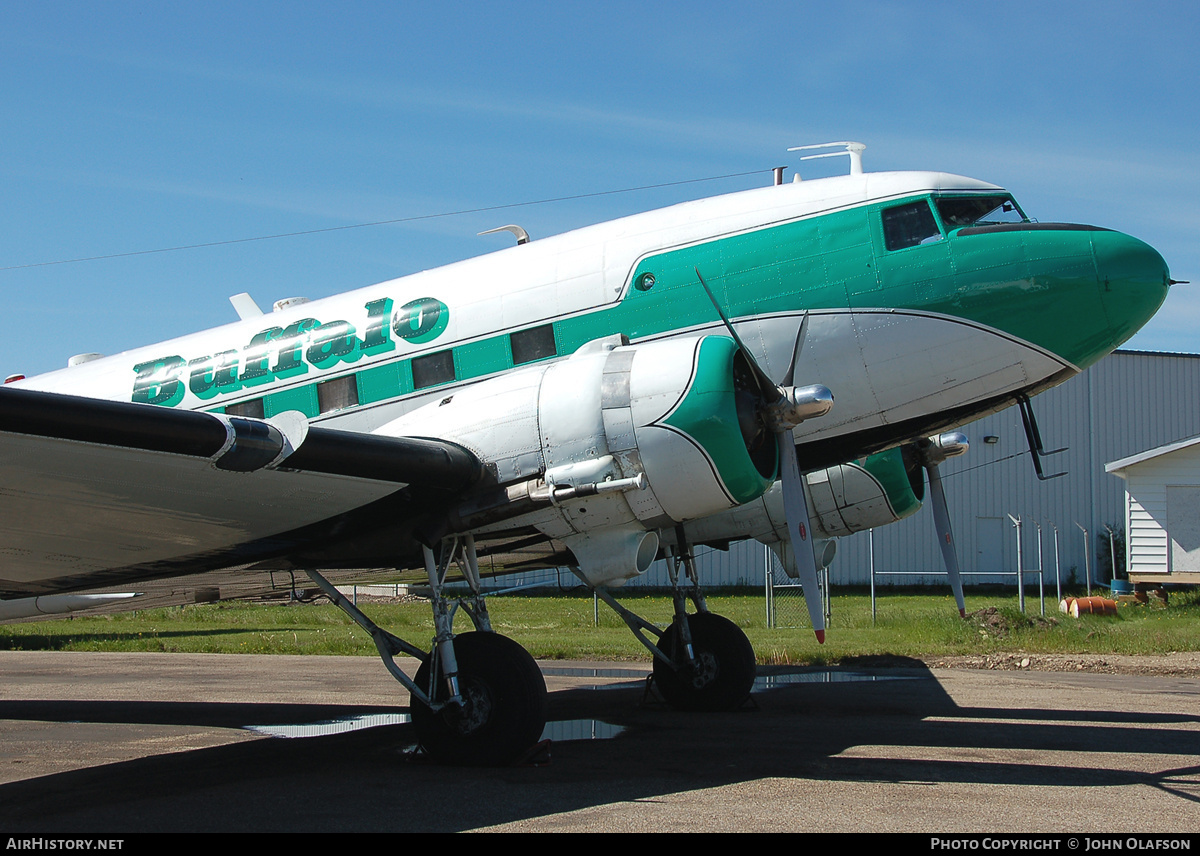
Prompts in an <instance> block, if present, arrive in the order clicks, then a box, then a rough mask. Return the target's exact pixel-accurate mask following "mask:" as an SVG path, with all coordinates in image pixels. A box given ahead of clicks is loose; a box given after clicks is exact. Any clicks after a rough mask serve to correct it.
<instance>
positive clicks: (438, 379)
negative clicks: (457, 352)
mask: <svg viewBox="0 0 1200 856" xmlns="http://www.w3.org/2000/svg"><path fill="white" fill-rule="evenodd" d="M412 373H413V389H424V388H425V387H427V386H437V385H438V384H439V383H448V382H449V381H452V380H454V352H453V351H438V352H437V353H436V354H426V355H425V356H423V357H413V361H412Z"/></svg>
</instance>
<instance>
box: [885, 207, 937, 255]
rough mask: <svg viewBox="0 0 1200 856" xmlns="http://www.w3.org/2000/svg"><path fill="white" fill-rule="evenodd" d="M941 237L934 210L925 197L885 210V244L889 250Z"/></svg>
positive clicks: (913, 245)
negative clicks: (918, 200) (934, 217)
mask: <svg viewBox="0 0 1200 856" xmlns="http://www.w3.org/2000/svg"><path fill="white" fill-rule="evenodd" d="M941 237H942V233H941V230H939V229H938V225H937V221H936V220H934V219H933V211H932V210H931V209H930V207H929V203H928V202H926V201H925V200H924V199H922V200H921V201H920V202H910V203H908V204H907V205H897V206H896V207H895V208H885V209H884V211H883V245H884V246H885V247H887V248H888V249H889V250H903V249H904V248H905V247H915V246H917V245H918V244H928V243H931V242H933V241H938V240H941Z"/></svg>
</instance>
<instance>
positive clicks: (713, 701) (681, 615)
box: [581, 527, 757, 711]
mask: <svg viewBox="0 0 1200 856" xmlns="http://www.w3.org/2000/svg"><path fill="white" fill-rule="evenodd" d="M675 531H676V540H677V542H678V545H679V546H678V547H676V548H675V549H674V550H672V551H670V552H669V555H668V571H669V572H670V575H671V589H672V595H673V600H674V604H675V620H674V621H673V622H671V625H670V626H669V627H667V629H666V630H663V631H659V629H658V628H657V627H656V626H655V625H653V624H651V623H650V622H648V621H646V620H645V619H643V618H642V617H641V616H639V615H636V614H634V613H633V612H631V611H629V610H628V609H626V608H625V607H623V606H621V604H619V603H618V602H617V601H616V599H615V598H613V596H612V595H611V594H609V593H608V592H607V591H605V590H603V589H600V588H596V589H593V590H594V591H595V592H596V595H597V596H598V597H599V598H600V599H601V600H603V601H604V602H605V603H607V604H608V605H609V606H610V607H612V609H613V611H614V612H616V613H617V615H619V616H620V617H621V619H622V620H624V622H625V623H626V625H628V626H629V629H630V630H632V631H633V635H634V636H636V637H637V638H638V641H640V642H641V643H642V644H643V645H644V646H646V649H647V650H649V651H650V653H651V654H653V655H654V686H655V687H656V688H657V689H658V692H659V694H660V695H661V696H662V697H663V700H664V701H665V702H666V703H667V704H669V705H670V706H671V707H673V708H675V709H676V710H696V711H731V710H737V709H738V708H740V707H741V706H742V705H744V704H745V703H746V700H747V699H748V698H749V697H750V691H751V689H753V687H754V678H755V674H756V671H757V666H756V664H755V660H754V648H753V647H751V645H750V640H749V639H747V638H746V634H745V633H743V632H742V629H741V628H740V627H738V626H737V625H736V624H734V623H733V622H732V621H730V620H729V619H728V618H725V617H723V616H720V615H715V614H713V613H711V612H709V611H708V605H707V604H706V603H705V600H704V593H703V592H702V591H701V589H700V584H699V581H698V577H697V574H696V565H695V560H694V556H693V555H692V551H691V548H690V547H689V546H688V544H687V541H686V540H685V538H684V535H683V528H682V527H677V528H676V530H675ZM681 566H682V570H683V574H682V575H681V574H680V570H681ZM685 577H686V580H685V579H684V578H685ZM581 578H582V576H581ZM689 600H690V601H691V602H692V604H693V605H694V606H695V608H696V612H694V613H691V614H689V613H688V611H687V607H688V601H689ZM647 633H652V634H654V635H655V636H656V639H655V640H654V641H652V640H651V639H650V638H649V637H648V636H647V635H646V634H647Z"/></svg>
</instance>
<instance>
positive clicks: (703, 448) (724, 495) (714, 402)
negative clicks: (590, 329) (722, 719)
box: [378, 336, 778, 583]
mask: <svg viewBox="0 0 1200 856" xmlns="http://www.w3.org/2000/svg"><path fill="white" fill-rule="evenodd" d="M759 408H760V402H759V398H758V393H757V386H756V384H755V381H754V378H753V375H752V373H751V372H750V370H749V364H748V362H747V360H746V357H745V356H744V355H743V354H742V353H741V351H740V350H739V348H738V347H737V345H736V343H735V342H734V341H733V340H732V339H729V338H726V337H723V336H697V337H686V338H678V339H669V340H665V341H661V342H649V343H645V344H638V345H627V344H623V342H622V341H621V340H620V339H618V338H616V337H614V338H613V339H606V340H600V341H597V342H593V343H590V344H588V345H585V346H584V347H583V348H581V349H580V350H579V351H577V352H576V353H575V354H573V355H571V356H570V357H569V358H567V359H565V360H559V361H556V362H553V363H548V364H544V365H538V366H531V367H530V368H528V369H525V370H523V371H517V372H510V373H508V374H505V375H501V376H499V377H496V378H494V379H491V380H485V381H481V382H479V383H476V384H473V385H471V386H468V387H466V388H464V389H459V390H455V391H454V392H453V393H450V394H448V395H446V397H444V398H443V399H441V400H440V401H438V402H436V403H432V404H428V405H425V406H423V407H420V408H418V409H416V410H414V411H412V412H411V413H408V414H406V415H405V416H403V417H401V418H399V419H397V420H395V421H393V422H391V423H389V424H388V425H386V426H384V427H383V428H382V429H380V431H379V432H378V433H380V434H384V435H388V436H414V437H438V438H441V439H443V440H450V441H453V442H455V443H458V444H460V445H462V446H465V447H466V448H468V449H470V450H471V451H472V452H473V453H475V455H477V456H478V457H479V458H480V460H482V461H483V462H484V463H485V464H488V465H489V466H491V467H494V468H495V474H496V479H497V481H498V483H499V484H500V485H502V486H503V485H522V487H521V488H520V490H519V491H517V493H519V494H520V495H521V496H522V497H523V501H522V502H513V501H512V500H511V498H512V496H513V495H514V491H513V490H509V491H508V493H507V494H506V497H504V498H501V499H500V500H499V501H498V504H497V505H496V506H495V507H493V508H491V509H488V510H486V512H485V511H481V512H480V513H479V515H477V517H476V518H475V520H474V523H478V522H480V521H483V525H480V526H476V525H474V523H472V522H471V521H472V518H470V517H466V518H465V519H466V520H467V521H468V525H470V528H473V529H477V531H486V529H487V522H489V520H490V522H495V523H499V522H500V521H503V522H504V525H505V526H513V525H532V526H536V527H537V528H538V529H539V530H540V531H541V532H542V533H543V534H545V535H547V536H549V537H552V538H557V539H560V540H562V541H564V542H565V543H566V544H567V545H568V546H569V547H570V548H571V549H572V551H573V552H574V553H575V555H576V558H577V559H578V560H579V563H580V566H581V570H582V571H583V573H584V574H585V575H587V576H588V579H589V581H590V582H593V583H612V582H617V581H620V580H624V579H627V578H629V577H632V576H635V575H637V574H639V573H642V572H643V571H644V570H645V569H646V567H647V566H648V562H647V561H646V556H647V555H651V556H652V555H653V554H654V553H656V552H657V546H658V545H657V540H656V539H655V540H654V542H653V544H650V543H649V542H648V541H647V539H646V538H645V537H643V536H644V534H645V533H646V532H647V531H651V532H653V531H656V530H659V529H663V528H669V527H672V526H674V525H675V524H677V523H682V522H685V521H688V520H693V519H696V518H702V517H707V516H709V515H712V514H715V513H718V512H720V511H723V510H726V509H729V508H733V507H736V506H738V505H741V504H743V503H746V502H750V501H753V500H755V499H757V498H758V497H760V496H762V494H763V493H764V491H766V490H767V488H768V487H770V486H771V484H772V483H773V482H774V480H775V476H776V471H777V468H778V454H777V451H776V448H775V443H774V441H773V438H772V437H771V435H770V434H769V433H766V432H764V431H763V430H762V425H761V421H760V420H759V416H760V414H759ZM607 488H619V489H607ZM539 498H541V499H544V500H545V501H543V502H539V501H538V500H539ZM506 503H507V506H506ZM489 514H490V518H489V516H488V515H489ZM593 571H594V572H595V573H593Z"/></svg>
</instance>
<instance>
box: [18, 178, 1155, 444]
mask: <svg viewBox="0 0 1200 856" xmlns="http://www.w3.org/2000/svg"><path fill="white" fill-rule="evenodd" d="M1006 209H1007V210H1006ZM697 271H699V272H700V273H701V274H702V275H703V276H704V277H705V279H706V280H707V281H708V283H709V284H710V285H711V286H712V287H713V289H714V291H715V292H716V297H717V300H718V301H720V302H721V303H722V304H723V308H724V310H725V311H726V313H727V314H728V315H729V316H730V317H731V318H732V319H733V320H734V323H735V325H736V326H737V328H738V330H739V333H740V335H741V338H742V339H743V341H744V342H745V343H746V345H747V347H748V348H749V349H750V350H751V351H753V352H754V356H755V358H756V359H757V360H758V361H759V362H760V363H761V364H762V365H763V366H764V367H765V368H766V370H767V371H768V373H770V374H772V375H773V376H781V375H782V374H783V372H784V371H785V369H786V367H787V366H788V364H789V362H790V361H791V359H792V357H793V349H795V348H796V347H797V342H798V341H799V351H798V353H797V356H796V372H795V379H796V382H797V383H805V382H814V383H822V384H825V385H826V386H828V387H829V388H830V389H831V390H833V392H834V395H835V396H836V399H837V405H836V407H835V409H834V412H833V413H831V414H830V415H829V416H828V417H826V418H824V419H822V420H820V421H819V423H818V422H813V423H811V424H809V425H805V426H802V429H801V430H799V431H798V432H797V434H796V440H797V442H798V443H799V444H800V446H801V449H802V456H801V460H802V461H805V462H806V463H809V464H811V465H812V466H814V467H815V466H823V465H826V464H828V463H831V462H835V461H837V460H844V459H847V458H849V457H854V456H858V455H861V454H863V453H865V452H868V451H873V450H876V449H881V448H885V447H887V446H889V445H894V444H895V443H897V442H900V441H902V440H904V439H907V438H911V437H916V436H919V435H921V434H924V433H928V432H930V431H932V430H937V429H939V428H940V427H943V426H947V425H950V424H961V423H962V422H965V421H969V420H970V419H971V418H974V417H977V416H978V415H981V414H982V413H985V412H988V411H989V410H993V409H997V408H998V407H1001V406H1005V405H1006V404H1007V403H1009V402H1010V401H1011V400H1012V397H1013V396H1014V395H1016V394H1020V393H1024V392H1031V391H1037V390H1039V389H1041V388H1044V387H1046V386H1048V385H1051V384H1053V383H1055V382H1058V381H1061V380H1065V379H1066V378H1067V377H1069V376H1070V375H1072V374H1074V373H1076V372H1078V371H1079V370H1081V369H1082V368H1084V367H1086V366H1088V365H1090V364H1091V363H1093V362H1095V361H1096V360H1098V359H1100V358H1101V357H1102V356H1104V355H1105V354H1107V353H1109V352H1110V351H1111V350H1113V349H1114V348H1115V347H1117V346H1118V345H1119V344H1120V343H1121V342H1123V341H1125V340H1126V339H1127V338H1129V337H1130V336H1131V335H1132V334H1133V333H1134V332H1136V330H1137V329H1138V328H1139V327H1140V326H1141V325H1142V324H1143V323H1144V322H1145V321H1146V320H1147V319H1149V318H1150V316H1151V315H1153V313H1154V311H1155V310H1156V309H1157V308H1158V306H1159V305H1160V304H1161V302H1162V300H1163V299H1164V298H1165V295H1166V291H1167V287H1168V281H1169V276H1168V272H1167V267H1166V264H1165V263H1164V262H1163V260H1162V258H1161V256H1159V255H1158V253H1156V252H1155V251H1154V250H1153V249H1152V248H1150V247H1149V246H1147V245H1146V244H1144V243H1142V242H1141V241H1139V240H1137V239H1135V238H1132V237H1130V236H1127V235H1124V234H1121V233H1119V232H1114V231H1108V230H1103V229H1096V228H1094V227H1089V226H1076V225H1069V224H1042V223H1033V222H1030V221H1028V220H1027V219H1026V218H1025V217H1024V216H1023V215H1022V214H1021V212H1020V210H1019V208H1017V207H1016V205H1015V202H1014V201H1013V200H1012V197H1011V196H1010V195H1009V194H1008V193H1007V192H1006V191H1005V190H1004V189H1003V188H1000V187H997V186H995V185H992V184H988V183H985V182H981V181H977V180H974V179H969V178H963V177H960V176H953V175H948V174H944V173H928V172H899V173H866V174H858V175H849V176H843V177H837V178H828V179H821V180H816V181H809V182H801V183H794V184H785V185H780V186H773V187H765V188H760V189H756V190H750V191H744V192H741V193H735V194H730V195H726V196H720V197H714V198H709V199H703V200H699V201H695V202H688V203H683V204H680V205H676V206H672V207H670V208H665V209H661V210H657V211H652V212H648V213H645V214H639V215H635V216H631V217H626V218H623V219H619V220H614V221H610V222H607V223H603V224H599V225H596V226H592V227H588V228H584V229H580V230H577V231H573V232H568V233H565V234H562V235H558V236H554V237H550V238H545V239H541V240H535V241H533V242H530V243H527V244H523V245H519V246H516V247H512V248H509V249H506V250H503V251H500V252H496V253H491V254H488V255H485V256H481V257H478V258H474V259H470V260H467V261H464V262H460V263H457V264H452V265H448V266H446V267H442V268H437V269H434V270H429V271H425V272H422V273H418V274H414V275H411V276H406V277H402V278H400V279H395V280H391V281H389V282H384V283H380V284H378V285H374V286H370V287H367V288H363V289H359V290H357V291H352V292H348V293H346V294H342V295H338V296H336V297H330V298H326V299H322V300H316V301H312V302H305V303H300V304H298V305H292V306H290V307H288V308H285V309H283V310H281V311H277V312H274V313H270V314H267V315H264V316H262V317H259V318H251V319H247V320H243V321H240V322H238V323H234V324H230V325H226V326H224V327H220V328H217V329H214V330H209V331H206V332H203V333H197V334H194V335H190V336H185V337H182V338H179V339H174V340H171V341H168V342H164V343H161V344H157V345H152V346H149V347H146V348H139V349H137V350H134V351H129V352H125V353H122V354H118V355H114V356H111V357H105V358H102V359H97V360H94V361H91V362H87V363H84V364H82V365H78V366H74V367H71V368H69V369H64V370H60V371H57V372H52V373H49V374H45V375H41V376H38V377H35V378H31V379H28V380H26V381H22V382H20V383H21V384H23V385H27V386H29V387H32V388H36V389H43V390H48V391H54V392H63V393H71V394H76V395H84V396H91V397H98V398H108V399H113V400H125V401H135V402H142V403H147V404H154V405H158V406H164V407H176V408H187V409H204V410H213V411H217V412H228V413H231V414H240V415H251V416H267V417H270V416H272V415H275V414H278V413H282V412H284V411H292V410H295V411H300V412H302V413H304V414H305V415H306V416H308V417H309V418H310V419H311V420H313V421H316V422H324V423H328V424H329V425H330V426H331V427H338V428H345V429H347V430H354V431H373V430H375V429H377V428H378V427H380V426H382V425H384V424H386V423H388V422H390V421H391V420H393V419H395V418H396V417H398V416H400V415H403V414H404V413H406V412H408V411H410V410H412V409H413V408H415V407H418V406H420V405H421V404H423V403H425V402H427V401H429V400H431V399H432V398H433V397H435V396H442V395H445V394H446V393H447V391H448V390H449V389H453V388H455V387H460V386H463V385H466V384H472V383H476V382H478V381H481V380H485V379H487V378H490V377H494V376H497V375H500V374H503V373H505V372H508V371H511V370H512V369H513V368H515V367H519V366H523V365H526V364H531V363H536V362H539V361H543V360H551V359H554V358H557V357H561V356H564V355H567V354H570V353H572V352H573V351H575V350H576V349H577V348H579V347H580V346H582V345H584V344H585V343H587V342H590V341H593V340H595V339H597V338H600V337H603V336H607V335H612V334H616V333H620V334H624V335H625V336H627V337H628V338H629V339H630V340H632V341H634V342H638V341H651V340H655V339H661V338H666V337H671V336H677V335H687V334H696V333H705V332H720V330H721V328H720V322H719V320H718V315H717V311H716V309H715V307H714V306H713V305H712V303H711V301H710V300H709V298H708V297H707V295H706V294H705V293H704V291H703V289H702V288H701V287H700V284H699V281H698V278H697ZM798 334H799V337H798ZM806 449H807V455H805V454H804V451H805V450H806Z"/></svg>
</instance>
